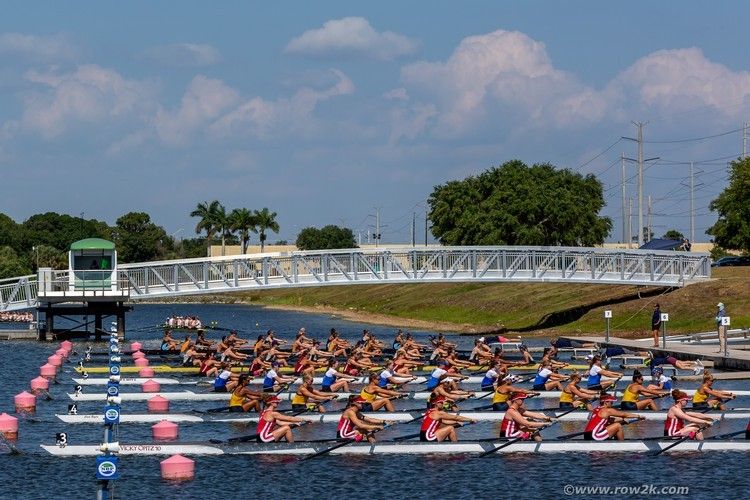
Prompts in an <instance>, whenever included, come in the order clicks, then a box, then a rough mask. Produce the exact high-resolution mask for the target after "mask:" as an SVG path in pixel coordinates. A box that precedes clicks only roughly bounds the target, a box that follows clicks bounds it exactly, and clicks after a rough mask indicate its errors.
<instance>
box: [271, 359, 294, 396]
mask: <svg viewBox="0 0 750 500" xmlns="http://www.w3.org/2000/svg"><path fill="white" fill-rule="evenodd" d="M278 368H279V363H278V361H274V362H273V363H271V369H270V370H268V372H267V373H266V377H265V378H264V379H263V392H278V391H279V389H281V387H282V386H285V385H289V384H291V383H292V382H294V381H295V380H297V378H296V377H283V376H281V375H279V374H278V373H276V370H277V369H278Z"/></svg>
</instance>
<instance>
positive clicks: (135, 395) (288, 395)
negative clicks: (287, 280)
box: [68, 391, 750, 401]
mask: <svg viewBox="0 0 750 500" xmlns="http://www.w3.org/2000/svg"><path fill="white" fill-rule="evenodd" d="M685 392H686V393H687V394H688V395H692V393H694V392H695V391H685ZM294 394H295V393H294V392H282V393H279V394H278V397H279V398H280V399H281V400H282V401H285V400H290V399H292V398H293V397H294ZM352 394H359V393H351V392H336V393H331V395H335V396H337V399H339V400H344V399H347V398H348V397H349V396H351V395H352ZM404 394H405V395H406V397H405V398H404V399H416V400H427V399H429V398H430V394H432V393H431V392H429V391H414V392H405V393H404ZM480 394H481V393H480ZM485 394H486V393H485ZM733 394H736V395H737V396H750V391H734V392H733ZM154 396H161V397H163V398H166V399H168V400H170V401H228V400H229V398H230V397H231V393H229V392H193V391H179V392H121V393H120V394H119V397H120V398H121V400H122V401H148V400H149V399H151V398H153V397H154ZM68 397H69V398H70V399H72V400H73V401H106V400H107V394H106V393H104V392H97V393H92V394H84V393H80V394H77V393H70V392H69V393H68ZM537 397H539V398H544V399H550V398H554V399H559V398H560V391H546V392H541V393H540V396H537Z"/></svg>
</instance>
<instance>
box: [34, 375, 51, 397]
mask: <svg viewBox="0 0 750 500" xmlns="http://www.w3.org/2000/svg"><path fill="white" fill-rule="evenodd" d="M48 389H49V380H47V379H46V378H44V377H37V378H35V379H32V380H31V392H32V393H34V394H37V393H38V392H39V391H46V390H48Z"/></svg>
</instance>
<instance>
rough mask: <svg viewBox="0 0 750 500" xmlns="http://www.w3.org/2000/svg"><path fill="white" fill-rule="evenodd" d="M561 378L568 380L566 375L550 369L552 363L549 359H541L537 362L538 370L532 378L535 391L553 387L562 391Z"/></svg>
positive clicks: (549, 389)
mask: <svg viewBox="0 0 750 500" xmlns="http://www.w3.org/2000/svg"><path fill="white" fill-rule="evenodd" d="M563 380H568V377H566V376H565V375H560V374H559V373H555V372H554V371H552V365H551V364H550V363H549V361H542V362H541V363H539V371H538V372H537V374H536V378H534V386H533V387H534V390H535V391H551V390H553V389H556V390H558V391H562V390H563V386H562V381H563Z"/></svg>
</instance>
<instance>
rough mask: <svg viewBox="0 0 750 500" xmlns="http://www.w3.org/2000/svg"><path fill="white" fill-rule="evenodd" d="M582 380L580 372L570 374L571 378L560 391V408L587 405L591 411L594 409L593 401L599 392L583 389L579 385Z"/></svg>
mask: <svg viewBox="0 0 750 500" xmlns="http://www.w3.org/2000/svg"><path fill="white" fill-rule="evenodd" d="M580 382H581V375H580V374H579V373H572V374H571V375H570V380H569V381H568V383H567V384H566V385H565V388H564V389H563V390H562V392H561V393H560V403H559V406H560V408H573V407H577V408H584V407H585V408H587V409H588V410H589V411H591V410H593V408H592V406H591V401H592V400H594V399H596V398H597V397H598V396H599V393H598V392H596V391H590V390H588V389H581V388H580V387H578V384H579V383H580Z"/></svg>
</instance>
